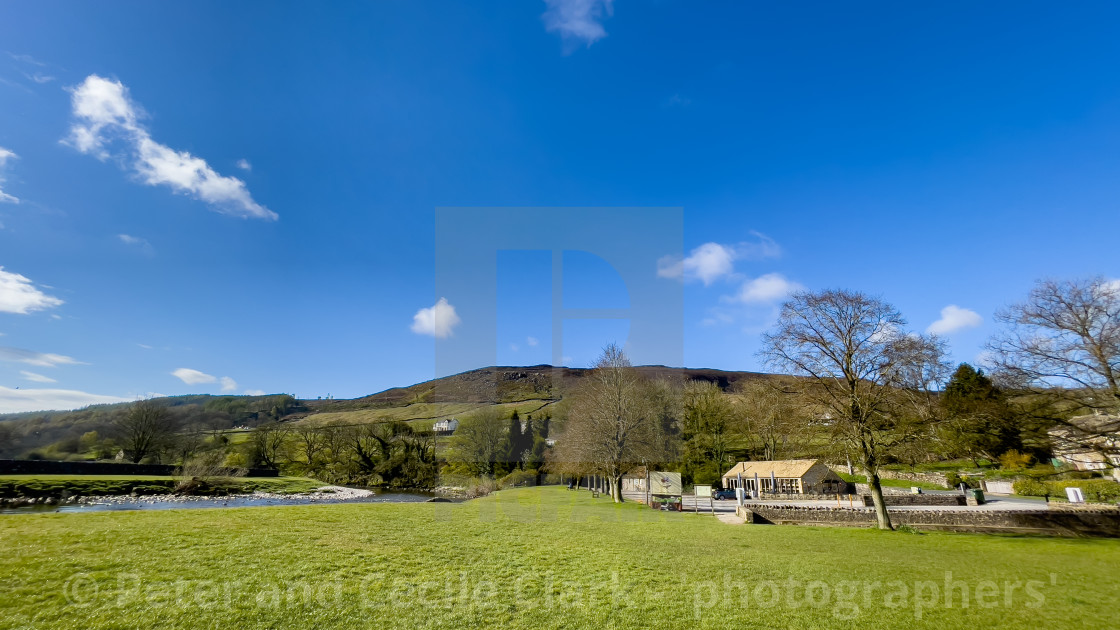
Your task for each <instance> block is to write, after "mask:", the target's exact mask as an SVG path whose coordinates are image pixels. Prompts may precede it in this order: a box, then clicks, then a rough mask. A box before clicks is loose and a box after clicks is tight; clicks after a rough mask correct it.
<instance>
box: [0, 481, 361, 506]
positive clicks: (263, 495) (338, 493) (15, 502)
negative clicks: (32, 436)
mask: <svg viewBox="0 0 1120 630" xmlns="http://www.w3.org/2000/svg"><path fill="white" fill-rule="evenodd" d="M373 495H374V492H373V491H372V490H365V489H362V488H347V487H345V486H323V487H321V488H317V489H315V490H314V491H312V492H297V493H287V494H284V493H278V492H260V491H257V492H250V493H241V494H227V495H221V496H198V495H183V494H144V495H141V494H135V493H134V494H129V495H108V496H77V495H71V496H67V497H15V498H7V499H0V508H20V507H30V506H35V505H114V504H124V503H133V502H136V501H147V502H153V503H198V502H209V503H213V504H216V505H217V504H222V503H228V502H229V501H230V500H231V499H262V500H266V499H274V500H296V501H307V502H311V503H315V502H319V501H352V500H355V499H364V498H368V497H371V496H373Z"/></svg>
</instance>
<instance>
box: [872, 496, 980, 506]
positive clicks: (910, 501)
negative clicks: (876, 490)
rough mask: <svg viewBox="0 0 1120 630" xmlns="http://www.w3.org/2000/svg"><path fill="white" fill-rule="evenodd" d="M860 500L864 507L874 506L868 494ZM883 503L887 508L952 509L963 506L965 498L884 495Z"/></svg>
mask: <svg viewBox="0 0 1120 630" xmlns="http://www.w3.org/2000/svg"><path fill="white" fill-rule="evenodd" d="M860 498H861V499H863V505H864V507H871V506H873V505H875V502H874V501H873V500H872V498H871V495H870V494H865V495H862V496H861V497H860ZM883 502H884V503H886V504H887V505H888V506H891V505H939V506H948V507H953V506H962V505H964V504H965V497H964V495H963V494H884V495H883Z"/></svg>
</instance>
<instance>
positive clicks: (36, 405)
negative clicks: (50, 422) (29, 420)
mask: <svg viewBox="0 0 1120 630" xmlns="http://www.w3.org/2000/svg"><path fill="white" fill-rule="evenodd" d="M129 400H131V399H130V398H122V397H120V396H103V395H100V394H90V393H87V392H81V391H77V390H72V389H11V388H8V387H3V386H0V413H19V412H25V411H48V410H66V409H78V408H81V407H88V406H90V405H106V404H112V403H122V402H128V401H129Z"/></svg>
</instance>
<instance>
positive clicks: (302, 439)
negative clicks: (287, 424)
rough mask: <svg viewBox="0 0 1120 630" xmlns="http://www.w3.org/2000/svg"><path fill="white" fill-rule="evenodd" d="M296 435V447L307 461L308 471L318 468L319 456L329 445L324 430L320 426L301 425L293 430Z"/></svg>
mask: <svg viewBox="0 0 1120 630" xmlns="http://www.w3.org/2000/svg"><path fill="white" fill-rule="evenodd" d="M293 434H294V437H295V440H294V442H295V448H296V449H297V451H298V453H299V456H300V457H302V458H303V459H304V461H305V462H306V464H305V466H306V469H307V471H309V472H310V471H314V470H316V469H317V468H318V466H319V462H318V459H317V458H318V456H319V454H320V453H322V452H323V450H324V449H326V447H327V441H326V439H325V438H324V435H323V430H322V429H320V428H319V427H314V426H308V425H301V426H299V427H296V428H295V429H294V431H293Z"/></svg>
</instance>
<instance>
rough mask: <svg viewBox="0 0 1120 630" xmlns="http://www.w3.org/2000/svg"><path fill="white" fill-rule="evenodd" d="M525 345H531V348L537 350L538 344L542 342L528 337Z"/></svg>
mask: <svg viewBox="0 0 1120 630" xmlns="http://www.w3.org/2000/svg"><path fill="white" fill-rule="evenodd" d="M525 343H527V344H529V346H530V347H533V348H535V347H537V344H539V343H540V341H538V340H537V338H536V337H527V338H526V339H525Z"/></svg>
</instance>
